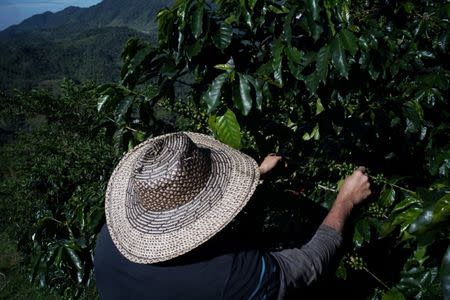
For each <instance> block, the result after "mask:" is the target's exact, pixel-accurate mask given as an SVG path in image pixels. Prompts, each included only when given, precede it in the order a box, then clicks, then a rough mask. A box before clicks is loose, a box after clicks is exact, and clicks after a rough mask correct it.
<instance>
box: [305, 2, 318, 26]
mask: <svg viewBox="0 0 450 300" xmlns="http://www.w3.org/2000/svg"><path fill="white" fill-rule="evenodd" d="M306 5H307V7H308V10H309V12H310V13H311V16H312V18H313V20H314V21H316V20H317V19H319V1H317V0H306Z"/></svg>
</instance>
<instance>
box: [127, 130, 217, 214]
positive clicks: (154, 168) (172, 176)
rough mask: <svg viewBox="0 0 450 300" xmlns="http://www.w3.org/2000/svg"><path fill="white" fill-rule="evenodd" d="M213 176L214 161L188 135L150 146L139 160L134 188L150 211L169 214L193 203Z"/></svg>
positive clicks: (174, 135) (156, 142)
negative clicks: (212, 164) (169, 211)
mask: <svg viewBox="0 0 450 300" xmlns="http://www.w3.org/2000/svg"><path fill="white" fill-rule="evenodd" d="M210 175H211V157H210V153H209V151H208V150H206V149H201V148H199V147H197V145H196V144H195V143H194V142H192V140H191V139H190V138H189V137H188V136H187V135H186V134H184V133H178V134H173V135H170V136H166V137H165V138H163V139H158V140H155V141H154V142H152V143H149V145H148V148H147V149H146V150H145V151H144V152H143V154H142V155H141V156H140V157H139V158H138V159H137V160H136V163H135V166H134V170H133V175H132V179H131V180H132V184H133V190H134V193H135V194H136V196H137V201H138V202H139V203H140V205H142V207H144V208H145V209H146V210H149V211H155V212H159V211H167V210H171V209H175V208H178V207H180V206H182V205H183V204H186V203H188V202H189V201H191V200H192V199H193V198H194V197H195V196H196V195H197V194H198V193H199V192H200V191H201V190H202V189H203V188H204V187H205V185H206V183H207V181H208V180H209V177H210Z"/></svg>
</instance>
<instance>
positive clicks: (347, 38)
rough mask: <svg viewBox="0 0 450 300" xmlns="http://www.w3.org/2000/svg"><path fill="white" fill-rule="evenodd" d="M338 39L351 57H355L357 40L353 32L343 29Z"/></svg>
mask: <svg viewBox="0 0 450 300" xmlns="http://www.w3.org/2000/svg"><path fill="white" fill-rule="evenodd" d="M340 39H341V40H342V44H343V46H344V48H345V49H346V50H348V51H349V52H350V54H351V55H352V56H355V54H356V51H357V50H358V40H357V39H356V37H355V35H354V34H353V32H351V31H350V30H348V29H343V30H342V31H341V32H340Z"/></svg>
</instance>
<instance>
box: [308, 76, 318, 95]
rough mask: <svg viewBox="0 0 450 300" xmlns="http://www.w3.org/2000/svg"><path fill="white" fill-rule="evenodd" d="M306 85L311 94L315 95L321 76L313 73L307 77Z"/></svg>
mask: <svg viewBox="0 0 450 300" xmlns="http://www.w3.org/2000/svg"><path fill="white" fill-rule="evenodd" d="M305 85H306V88H307V89H308V91H310V92H311V94H314V93H315V92H316V90H317V88H318V87H319V76H318V74H317V72H312V73H311V74H309V75H308V76H306V77H305Z"/></svg>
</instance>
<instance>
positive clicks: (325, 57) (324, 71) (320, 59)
mask: <svg viewBox="0 0 450 300" xmlns="http://www.w3.org/2000/svg"><path fill="white" fill-rule="evenodd" d="M329 59H330V50H329V48H328V45H325V46H323V47H322V48H320V50H319V52H318V53H317V60H316V72H317V77H318V80H319V81H322V82H325V80H326V79H327V76H328V62H329Z"/></svg>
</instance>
